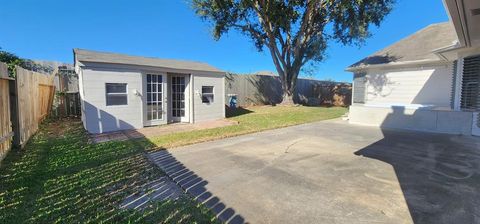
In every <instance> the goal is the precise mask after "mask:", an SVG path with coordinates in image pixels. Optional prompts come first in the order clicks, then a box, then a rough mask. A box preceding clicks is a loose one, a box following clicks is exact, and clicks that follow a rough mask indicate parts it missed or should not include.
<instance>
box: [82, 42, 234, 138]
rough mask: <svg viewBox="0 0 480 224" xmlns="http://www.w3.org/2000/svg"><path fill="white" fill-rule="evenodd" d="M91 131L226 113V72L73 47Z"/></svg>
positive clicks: (202, 65) (84, 117) (219, 116)
mask: <svg viewBox="0 0 480 224" xmlns="http://www.w3.org/2000/svg"><path fill="white" fill-rule="evenodd" d="M73 54H74V62H75V71H76V73H77V74H78V76H79V91H80V98H81V106H82V121H83V125H84V127H85V129H86V130H87V131H88V132H90V133H104V132H111V131H119V130H128V129H138V128H142V127H146V126H154V125H163V124H169V123H175V122H186V123H195V122H198V121H209V120H217V119H222V118H224V117H225V106H224V105H225V94H224V92H225V85H224V82H225V72H223V71H221V70H219V69H217V68H215V67H213V66H210V65H208V64H205V63H199V62H191V61H180V60H168V59H158V58H149V57H138V56H130V55H124V54H116V53H106V52H97V51H90V50H82V49H74V50H73Z"/></svg>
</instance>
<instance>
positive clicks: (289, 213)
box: [150, 120, 480, 223]
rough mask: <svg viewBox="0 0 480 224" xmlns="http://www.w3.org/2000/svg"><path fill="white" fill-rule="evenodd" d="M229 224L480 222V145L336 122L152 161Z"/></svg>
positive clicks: (213, 145) (178, 150) (191, 149)
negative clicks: (245, 223) (246, 223)
mask: <svg viewBox="0 0 480 224" xmlns="http://www.w3.org/2000/svg"><path fill="white" fill-rule="evenodd" d="M150 156H151V158H152V160H154V161H155V163H157V164H158V165H159V166H160V167H161V168H162V169H163V170H165V171H166V173H167V174H169V176H170V177H172V178H173V179H174V181H175V182H177V183H178V184H179V185H180V186H182V188H184V189H186V190H187V191H188V192H189V193H190V194H192V195H193V196H195V197H196V198H198V200H200V201H202V202H203V203H205V204H206V205H207V206H208V207H210V208H212V210H213V211H215V212H216V213H217V214H218V215H219V217H220V219H221V220H223V221H227V222H229V223H244V222H248V223H480V138H477V137H467V136H454V135H443V134H427V133H419V132H402V131H392V130H382V129H379V128H372V127H364V126H355V125H349V124H347V123H345V122H344V121H339V120H331V121H323V122H317V123H311V124H306V125H300V126H294V127H289V128H283V129H277V130H272V131H266V132H262V133H256V134H251V135H245V136H239V137H235V138H229V139H224V140H219V141H214V142H207V143H201V144H196V145H191V146H187V147H182V148H176V149H172V150H168V151H159V152H155V153H152V154H150Z"/></svg>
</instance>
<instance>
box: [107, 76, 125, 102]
mask: <svg viewBox="0 0 480 224" xmlns="http://www.w3.org/2000/svg"><path fill="white" fill-rule="evenodd" d="M109 84H113V85H115V84H117V85H118V84H120V85H125V92H122V93H109V92H108V88H107V86H108V85H109ZM123 95H125V98H126V103H125V104H108V97H109V96H123ZM105 105H106V106H107V107H121V106H128V83H123V82H122V83H120V82H106V83H105Z"/></svg>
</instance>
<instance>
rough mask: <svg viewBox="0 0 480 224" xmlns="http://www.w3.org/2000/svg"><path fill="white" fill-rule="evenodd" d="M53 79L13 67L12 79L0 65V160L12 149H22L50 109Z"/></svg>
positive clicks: (5, 68) (2, 65) (4, 65)
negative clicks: (13, 147) (13, 76)
mask: <svg viewBox="0 0 480 224" xmlns="http://www.w3.org/2000/svg"><path fill="white" fill-rule="evenodd" d="M54 90H55V87H54V85H53V76H50V75H44V74H41V73H38V72H33V71H29V70H26V69H23V68H21V67H18V66H17V67H15V78H11V77H9V76H8V69H7V65H6V64H4V63H0V110H1V114H0V140H1V141H0V160H1V159H3V158H4V157H5V155H6V154H7V152H8V151H9V150H10V149H11V147H12V143H13V145H14V146H17V147H20V148H21V147H23V146H24V145H25V143H27V141H28V139H29V138H30V137H31V136H32V135H33V134H35V132H37V130H38V126H39V123H40V122H41V121H42V120H43V119H45V118H46V117H47V115H48V114H49V112H50V108H51V107H52V102H53V95H54Z"/></svg>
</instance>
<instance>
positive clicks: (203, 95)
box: [201, 86, 215, 104]
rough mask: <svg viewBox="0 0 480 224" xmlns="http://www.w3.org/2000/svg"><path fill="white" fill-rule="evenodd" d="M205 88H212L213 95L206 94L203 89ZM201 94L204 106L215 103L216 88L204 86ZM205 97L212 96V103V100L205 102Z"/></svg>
mask: <svg viewBox="0 0 480 224" xmlns="http://www.w3.org/2000/svg"><path fill="white" fill-rule="evenodd" d="M205 87H207V88H212V92H211V93H204V92H203V88H205ZM201 93H202V104H212V103H214V102H215V86H202V92H201ZM205 96H211V97H212V98H211V99H212V101H210V100H209V101H208V102H205V101H203V98H204V97H205Z"/></svg>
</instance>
